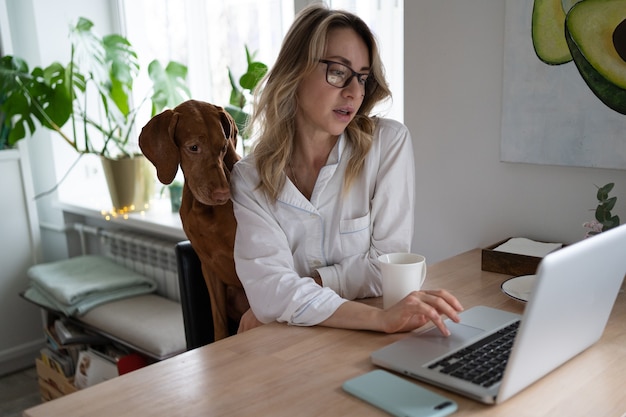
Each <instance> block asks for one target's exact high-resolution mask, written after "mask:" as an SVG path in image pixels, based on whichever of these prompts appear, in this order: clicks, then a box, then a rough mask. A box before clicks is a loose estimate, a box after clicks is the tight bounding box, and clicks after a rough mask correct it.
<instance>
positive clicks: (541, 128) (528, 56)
mask: <svg viewBox="0 0 626 417" xmlns="http://www.w3.org/2000/svg"><path fill="white" fill-rule="evenodd" d="M505 27H506V29H505V31H506V32H505V52H504V84H503V114H502V142H501V159H502V160H503V161H508V162H527V163H538V164H548V165H568V166H584V167H597V168H614V169H626V0H507V2H506V21H505Z"/></svg>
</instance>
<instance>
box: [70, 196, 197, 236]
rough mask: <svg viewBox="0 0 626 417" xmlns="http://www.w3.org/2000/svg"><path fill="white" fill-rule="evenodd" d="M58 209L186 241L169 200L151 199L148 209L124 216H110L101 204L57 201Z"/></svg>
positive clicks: (176, 214)
mask: <svg viewBox="0 0 626 417" xmlns="http://www.w3.org/2000/svg"><path fill="white" fill-rule="evenodd" d="M58 207H59V208H60V209H61V210H62V211H63V212H66V213H71V214H75V215H80V216H85V217H88V218H91V219H96V220H98V219H99V220H101V221H106V222H107V223H111V224H114V225H117V226H120V227H128V228H132V229H135V230H140V231H144V232H148V233H151V234H157V235H160V236H167V237H173V238H177V239H181V240H186V239H187V236H186V235H185V232H184V231H183V226H182V223H181V220H180V215H179V214H178V213H177V212H172V210H171V208H170V202H169V199H153V200H152V201H151V202H150V208H149V209H148V210H145V211H141V212H132V213H128V214H125V215H123V216H122V215H111V213H110V212H107V209H103V205H102V204H97V203H93V202H84V201H72V202H69V201H59V202H58Z"/></svg>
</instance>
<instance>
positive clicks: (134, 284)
mask: <svg viewBox="0 0 626 417" xmlns="http://www.w3.org/2000/svg"><path fill="white" fill-rule="evenodd" d="M28 277H29V278H30V287H29V288H28V289H27V290H26V291H25V293H24V297H26V298H27V299H29V300H31V301H33V302H35V303H37V304H40V305H44V306H46V307H49V308H52V309H55V310H58V311H61V312H63V313H65V314H66V315H68V316H71V315H82V314H84V313H85V312H87V311H89V309H91V308H93V307H95V306H97V305H100V304H103V303H106V302H109V301H113V300H118V299H121V298H126V297H131V296H135V295H140V294H148V293H151V292H154V291H155V290H156V284H155V283H154V281H152V280H151V279H149V278H147V277H145V276H143V275H141V274H138V273H136V272H134V271H132V270H130V269H128V268H125V267H124V266H122V265H119V264H117V263H115V262H114V261H113V260H111V259H109V258H107V257H104V256H100V255H84V256H78V257H75V258H70V259H65V260H62V261H56V262H50V263H45V264H39V265H34V266H32V267H31V268H30V269H29V270H28Z"/></svg>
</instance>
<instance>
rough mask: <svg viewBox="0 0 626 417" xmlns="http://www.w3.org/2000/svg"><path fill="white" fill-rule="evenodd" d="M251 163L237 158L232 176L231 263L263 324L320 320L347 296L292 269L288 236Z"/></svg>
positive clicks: (295, 323)
mask: <svg viewBox="0 0 626 417" xmlns="http://www.w3.org/2000/svg"><path fill="white" fill-rule="evenodd" d="M246 163H247V164H248V166H247V169H244V168H243V167H244V166H245V165H244V164H246ZM250 163H251V162H250V161H240V162H239V163H237V164H236V165H235V168H234V170H233V174H232V178H231V188H232V199H233V205H234V211H235V216H236V218H237V224H238V225H237V233H236V237H235V251H234V256H235V265H236V269H237V275H238V276H239V279H240V280H241V282H242V284H243V286H244V288H245V291H246V295H247V297H248V301H249V303H250V307H251V308H252V310H253V312H254V314H255V316H256V317H257V319H258V320H260V321H261V322H264V323H269V322H271V321H275V320H277V321H280V322H287V323H289V324H294V325H302V326H312V325H316V324H319V323H321V322H322V321H324V320H326V319H327V318H328V317H330V316H331V315H332V314H333V313H334V312H335V310H337V308H338V307H339V306H340V305H341V304H343V303H344V302H345V301H346V300H345V299H343V298H341V297H340V296H339V295H338V294H337V293H336V292H335V291H333V290H332V289H331V288H328V287H320V286H319V285H317V284H316V283H315V281H313V279H312V278H309V277H300V276H299V275H298V273H297V272H296V271H295V267H294V263H293V255H292V253H291V250H290V248H289V245H288V242H287V238H286V236H285V234H284V233H283V232H282V230H281V228H280V226H279V224H278V223H277V221H276V220H275V219H274V217H273V214H272V209H271V207H272V203H271V202H269V201H268V199H267V197H266V196H265V195H264V194H263V193H262V192H261V191H260V190H259V189H258V187H257V184H258V180H257V179H256V176H255V175H249V174H250V173H251V172H252V171H253V170H252V169H251V167H250V165H249V164H250ZM244 171H245V172H244Z"/></svg>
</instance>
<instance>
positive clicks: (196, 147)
mask: <svg viewBox="0 0 626 417" xmlns="http://www.w3.org/2000/svg"><path fill="white" fill-rule="evenodd" d="M189 150H190V151H191V152H198V151H199V150H200V149H199V148H198V145H191V146H190V147H189Z"/></svg>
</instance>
